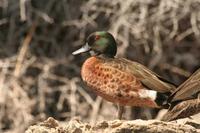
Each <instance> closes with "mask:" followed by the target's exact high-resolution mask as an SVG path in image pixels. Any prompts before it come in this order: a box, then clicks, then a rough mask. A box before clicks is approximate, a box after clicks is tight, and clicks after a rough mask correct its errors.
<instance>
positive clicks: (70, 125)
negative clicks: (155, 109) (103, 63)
mask: <svg viewBox="0 0 200 133" xmlns="http://www.w3.org/2000/svg"><path fill="white" fill-rule="evenodd" d="M93 132H94V133H95V132H99V133H102V132H105V133H107V132H109V133H155V132H157V133H200V122H199V121H195V120H192V119H189V118H185V119H180V120H177V121H173V122H163V121H159V120H140V119H138V120H132V121H127V120H113V121H102V122H97V123H96V124H95V125H91V124H89V123H83V122H82V121H80V120H79V119H76V118H74V119H72V120H70V121H68V122H64V123H62V122H58V121H57V120H55V119H54V118H51V117H50V118H48V119H47V120H46V121H44V122H41V123H39V124H37V125H33V126H30V127H29V128H28V129H27V130H26V133H93Z"/></svg>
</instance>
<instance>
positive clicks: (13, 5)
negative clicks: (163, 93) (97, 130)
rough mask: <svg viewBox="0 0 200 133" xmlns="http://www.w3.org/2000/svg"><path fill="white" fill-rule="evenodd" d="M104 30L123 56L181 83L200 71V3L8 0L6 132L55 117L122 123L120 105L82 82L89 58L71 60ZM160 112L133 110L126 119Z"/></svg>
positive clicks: (0, 77) (2, 50) (0, 66)
mask: <svg viewBox="0 0 200 133" xmlns="http://www.w3.org/2000/svg"><path fill="white" fill-rule="evenodd" d="M97 30H106V31H109V32H110V33H112V34H113V35H114V36H115V37H116V39H117V42H118V55H117V56H119V57H125V58H128V59H131V60H135V61H138V62H140V63H142V64H144V65H146V66H148V67H149V68H150V69H152V70H153V71H155V72H157V73H158V74H160V75H161V76H163V77H165V78H166V79H168V80H169V81H171V82H174V83H175V84H177V85H179V84H180V83H182V82H183V81H184V80H185V79H186V78H187V77H188V76H189V75H190V74H191V73H192V72H194V71H195V70H196V69H197V68H198V67H199V65H200V53H199V51H200V39H199V38H200V0H104V1H103V0H19V1H17V0H1V1H0V132H14V133H18V132H19V133H21V132H24V130H25V129H26V128H27V127H28V126H29V125H31V124H34V123H37V122H38V121H42V120H44V119H46V118H47V117H49V116H52V117H54V118H55V119H58V120H60V121H67V120H69V119H71V118H73V117H80V119H82V120H84V121H87V122H91V123H95V122H96V121H99V120H103V119H104V120H105V119H106V120H109V119H115V118H116V116H115V115H113V114H115V113H116V106H114V105H113V104H111V103H108V102H106V101H104V100H102V99H101V98H99V97H96V95H95V94H94V93H92V92H91V91H90V90H89V89H88V88H87V87H86V86H85V85H84V84H83V83H82V81H81V78H80V68H81V65H82V63H83V62H84V60H85V59H86V58H87V57H88V56H89V55H88V54H83V55H79V56H72V55H71V53H72V51H74V50H75V49H77V48H78V47H80V46H81V45H82V44H83V43H84V41H85V39H86V37H87V36H88V35H89V34H90V33H92V32H94V31H97ZM158 111H159V110H155V109H146V108H145V109H144V108H135V107H132V108H131V107H128V108H127V111H126V115H125V117H126V119H136V118H141V119H154V118H156V117H157V113H158Z"/></svg>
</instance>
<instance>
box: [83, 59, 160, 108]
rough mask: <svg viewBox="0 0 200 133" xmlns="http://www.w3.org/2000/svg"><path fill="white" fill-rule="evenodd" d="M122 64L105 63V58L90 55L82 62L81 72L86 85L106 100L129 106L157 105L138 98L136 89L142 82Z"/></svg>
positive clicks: (138, 89) (146, 99)
mask: <svg viewBox="0 0 200 133" xmlns="http://www.w3.org/2000/svg"><path fill="white" fill-rule="evenodd" d="M126 70H127V67H126V66H125V65H124V64H112V63H111V65H107V64H106V63H105V60H103V59H101V58H98V57H91V58H89V59H87V60H86V62H85V63H84V64H83V67H82V70H81V74H82V78H83V80H84V81H85V82H86V83H87V85H88V86H89V87H90V88H91V89H92V90H93V91H95V92H96V93H97V95H99V96H102V97H103V98H105V99H106V100H108V101H110V102H113V103H120V104H122V105H131V106H150V107H157V105H156V103H155V102H154V101H152V100H151V99H150V98H140V97H139V95H138V94H137V92H138V91H140V90H141V89H144V87H143V86H142V84H141V83H140V82H139V81H138V80H137V79H136V77H134V76H133V74H131V73H128V72H126Z"/></svg>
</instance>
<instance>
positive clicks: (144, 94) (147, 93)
mask: <svg viewBox="0 0 200 133" xmlns="http://www.w3.org/2000/svg"><path fill="white" fill-rule="evenodd" d="M139 95H140V97H141V98H151V99H152V100H156V96H157V92H156V91H153V90H140V92H139Z"/></svg>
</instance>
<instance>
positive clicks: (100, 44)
mask: <svg viewBox="0 0 200 133" xmlns="http://www.w3.org/2000/svg"><path fill="white" fill-rule="evenodd" d="M84 52H90V53H91V54H92V55H105V56H108V57H114V56H115V55H116V52H117V44H116V41H115V39H114V37H113V36H112V35H111V34H110V33H109V32H106V31H98V32H94V33H92V34H90V35H89V37H88V38H87V40H86V44H85V45H84V46H83V47H82V48H80V49H78V50H76V51H74V52H73V53H72V54H73V55H77V54H80V53H84Z"/></svg>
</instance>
